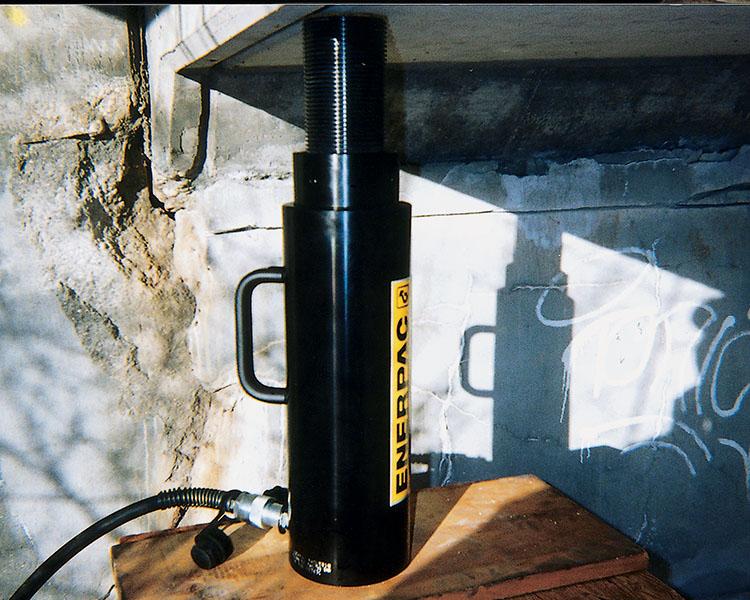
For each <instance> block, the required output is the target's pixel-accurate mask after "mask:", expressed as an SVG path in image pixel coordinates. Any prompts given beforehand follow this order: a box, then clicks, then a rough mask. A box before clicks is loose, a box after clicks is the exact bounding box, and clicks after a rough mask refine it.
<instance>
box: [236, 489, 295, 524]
mask: <svg viewBox="0 0 750 600" xmlns="http://www.w3.org/2000/svg"><path fill="white" fill-rule="evenodd" d="M230 510H231V516H232V518H234V519H239V520H241V521H245V522H246V523H250V525H253V526H255V527H258V528H259V529H270V528H271V527H276V526H277V525H278V526H279V527H281V529H282V530H283V529H286V528H287V527H288V525H289V516H288V515H287V513H286V512H283V510H282V506H281V504H279V503H278V502H276V500H274V499H273V498H269V497H268V496H262V495H257V494H250V493H248V492H242V493H241V494H240V495H239V496H237V498H236V499H235V500H234V503H233V504H232V505H231V506H230Z"/></svg>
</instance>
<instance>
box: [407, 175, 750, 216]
mask: <svg viewBox="0 0 750 600" xmlns="http://www.w3.org/2000/svg"><path fill="white" fill-rule="evenodd" d="M745 186H747V187H745ZM746 189H747V190H750V183H748V184H738V185H736V186H727V188H721V189H719V190H712V191H709V192H701V195H700V197H709V196H712V195H715V194H719V193H722V192H724V191H735V190H738V191H745V190H746ZM693 197H694V196H691V198H693ZM687 202H689V200H688V201H687ZM687 202H686V203H677V204H608V205H607V206H572V207H568V208H565V207H558V208H532V209H528V210H523V209H507V208H495V209H489V210H474V211H466V212H455V213H452V212H451V213H434V214H430V215H414V217H413V218H414V219H432V218H437V217H469V216H474V215H486V214H510V215H537V214H540V215H541V214H554V213H568V212H583V211H607V210H611V211H627V210H650V209H670V210H685V209H693V208H696V209H700V208H732V207H739V206H750V199H748V200H737V201H734V202H704V203H696V202H690V203H689V204H688V203H687Z"/></svg>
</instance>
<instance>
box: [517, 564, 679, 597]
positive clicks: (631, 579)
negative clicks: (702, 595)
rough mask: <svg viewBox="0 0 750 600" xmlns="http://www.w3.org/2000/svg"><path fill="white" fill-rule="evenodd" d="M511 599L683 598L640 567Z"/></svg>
mask: <svg viewBox="0 0 750 600" xmlns="http://www.w3.org/2000/svg"><path fill="white" fill-rule="evenodd" d="M513 600H684V598H683V597H682V596H680V595H679V594H678V593H677V592H675V591H674V590H673V589H672V588H670V587H669V586H667V585H666V584H664V583H662V582H661V581H659V580H658V579H657V578H656V577H654V576H653V575H652V574H651V573H648V572H647V571H641V572H640V573H630V574H628V575H619V576H617V577H608V578H607V579H600V580H598V581H589V582H586V583H579V584H577V585H570V586H566V587H563V588H557V589H554V590H547V591H545V592H537V593H535V594H524V595H523V596H516V597H515V598H513Z"/></svg>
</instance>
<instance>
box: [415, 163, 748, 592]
mask: <svg viewBox="0 0 750 600" xmlns="http://www.w3.org/2000/svg"><path fill="white" fill-rule="evenodd" d="M441 181H445V178H443V179H441ZM464 191H466V190H465V189H464ZM516 216H517V221H516V223H517V225H516V231H515V235H516V238H515V239H516V243H515V251H514V255H513V261H512V263H511V264H510V265H509V266H508V267H507V269H506V279H505V287H504V288H502V289H499V290H498V291H497V305H496V317H495V322H494V323H492V322H490V323H476V324H471V325H470V326H468V327H466V329H465V330H464V335H463V342H462V349H461V352H462V356H461V363H460V385H461V388H462V390H463V391H464V392H466V393H468V394H470V395H471V396H472V397H473V398H474V401H473V403H474V405H476V406H481V405H482V404H484V403H487V402H492V403H493V407H494V408H493V420H492V436H493V442H492V460H485V459H483V458H471V457H467V456H464V455H461V454H459V453H456V454H445V453H442V452H438V453H431V454H429V455H423V456H415V460H417V461H419V460H421V461H424V462H427V463H428V464H429V466H430V470H429V484H430V485H442V484H445V483H448V482H456V481H472V480H478V479H487V478H491V477H498V476H508V475H516V474H522V473H534V474H536V475H538V476H539V477H541V478H542V479H544V480H546V481H548V482H549V483H551V484H553V485H554V486H556V487H557V488H559V489H561V490H562V491H563V492H565V493H566V494H568V495H569V496H571V497H572V498H573V499H575V500H576V501H578V502H579V503H581V504H582V505H583V506H585V507H586V508H588V509H589V510H591V511H592V512H594V513H595V514H597V515H598V516H600V517H601V518H603V519H604V520H606V521H607V522H609V523H610V524H612V525H613V526H614V527H616V528H617V529H619V530H620V531H622V532H624V533H625V534H627V535H629V536H630V537H631V538H633V539H634V540H635V541H637V542H638V543H640V544H641V545H643V546H644V547H645V548H646V549H647V550H648V551H649V554H650V556H651V565H652V570H653V571H654V572H655V573H656V574H657V575H658V576H660V577H661V578H664V579H667V580H669V581H670V582H671V583H672V584H673V585H675V586H676V587H677V588H678V589H680V590H681V591H682V592H683V593H685V594H686V595H688V596H689V597H692V598H703V597H708V596H712V597H713V596H716V595H718V594H729V593H737V592H738V591H741V590H747V589H750V568H749V567H748V564H747V562H746V557H747V556H748V555H750V460H749V459H748V449H747V448H748V443H749V442H750V440H749V439H748V432H750V411H748V409H747V408H746V407H744V406H743V404H744V401H745V400H746V397H747V395H748V393H750V383H748V382H750V364H748V362H747V355H748V349H749V348H750V346H749V344H750V327H748V321H747V319H748V317H749V315H748V305H747V302H748V298H749V297H750V296H748V291H749V290H750V286H749V285H748V273H750V265H749V264H748V261H747V256H746V252H745V251H744V249H743V240H742V238H743V236H744V233H743V232H744V231H746V230H747V226H748V212H747V206H746V205H744V204H743V205H740V206H733V205H726V206H723V207H708V208H690V209H688V208H680V209H672V208H665V207H661V206H654V207H651V208H649V207H646V208H643V207H637V208H636V207H633V208H630V209H621V208H616V209H610V210H602V211H597V212H596V213H595V214H591V215H588V216H582V214H581V212H580V211H578V210H565V209H562V210H557V211H541V212H534V211H532V212H529V213H522V212H518V213H516ZM498 235H511V236H512V235H513V233H512V232H506V231H502V232H498ZM483 338H484V340H483ZM488 339H489V340H491V341H490V345H493V346H494V352H490V353H484V354H483V353H476V352H475V351H474V350H475V349H476V347H477V344H479V345H480V346H482V345H484V346H485V347H486V346H487V340H488ZM487 360H490V361H491V362H490V363H488V362H486V361H487ZM477 361H482V362H480V363H479V364H477ZM482 372H492V373H493V377H492V383H491V385H490V386H486V385H485V387H483V386H481V385H479V384H477V383H476V382H475V381H473V380H472V378H473V377H474V376H475V375H476V374H477V373H482ZM447 400H450V398H448V399H447ZM463 407H464V408H466V404H463ZM452 408H453V407H450V408H449V409H448V411H449V414H448V417H447V419H451V417H452V418H456V417H460V415H459V414H458V413H457V412H456V411H453V412H452V414H451V409H452ZM421 478H422V482H421V483H422V484H423V485H424V484H425V483H426V482H425V479H426V478H427V476H426V475H421ZM418 484H419V480H418Z"/></svg>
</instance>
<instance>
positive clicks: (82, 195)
mask: <svg viewBox="0 0 750 600" xmlns="http://www.w3.org/2000/svg"><path fill="white" fill-rule="evenodd" d="M2 11H3V12H2V14H0V39H1V40H2V42H0V43H1V44H2V48H1V52H2V59H1V60H0V70H1V71H2V77H1V78H0V81H1V82H2V83H0V106H2V109H3V110H2V114H3V117H2V122H1V123H0V138H1V141H2V153H1V154H0V160H2V165H1V166H2V171H3V173H2V177H3V181H2V188H3V194H2V211H3V218H2V220H1V221H0V223H1V225H0V235H2V239H3V243H2V275H1V277H0V286H1V287H0V299H1V301H2V307H3V311H2V321H1V323H2V325H1V326H0V335H2V340H3V342H2V347H1V349H0V361H1V364H2V382H3V383H2V402H3V414H4V415H5V420H4V422H5V427H4V428H3V432H2V437H1V438H0V475H1V476H2V501H3V508H2V519H1V521H0V522H1V523H2V532H1V533H0V535H1V536H2V538H1V539H2V543H3V549H2V552H3V555H4V556H8V557H9V558H10V560H7V561H4V563H3V566H2V568H1V569H0V581H2V595H3V596H5V595H6V594H10V592H11V591H12V590H13V589H15V587H17V586H18V585H19V584H20V583H21V580H22V578H23V577H25V576H26V575H28V574H30V572H31V570H32V569H33V568H34V567H35V566H36V564H37V563H39V562H40V561H41V560H42V559H43V558H46V557H47V556H48V555H49V554H51V553H52V552H53V551H54V550H55V549H56V548H57V547H59V546H60V545H61V544H62V543H63V542H64V541H66V540H67V539H69V538H70V537H72V536H73V535H75V534H76V533H78V532H79V531H80V530H82V529H84V528H85V527H86V526H88V525H89V524H90V523H91V522H93V521H94V520H96V519H97V518H99V517H102V516H104V515H105V514H108V513H109V512H112V511H113V510H115V509H116V508H119V507H121V506H123V505H125V504H127V503H129V502H132V501H133V500H135V499H137V498H140V497H143V496H144V495H149V494H152V493H155V492H157V491H158V490H159V489H162V488H164V487H166V486H168V485H170V484H171V485H173V486H174V485H178V484H185V483H187V482H189V481H190V469H191V466H192V463H193V460H194V456H195V448H196V446H197V445H198V443H199V439H200V436H201V431H202V428H203V420H204V416H205V411H206V410H207V408H208V406H209V404H210V402H211V395H210V394H209V393H208V392H207V391H205V390H204V389H203V388H202V386H201V385H200V383H199V382H198V381H197V380H196V379H195V378H194V377H193V376H192V374H191V371H190V356H189V353H188V350H187V343H186V338H185V328H186V326H187V325H188V324H189V323H190V321H191V320H192V318H193V313H194V299H193V296H192V294H191V293H190V292H189V291H188V290H187V288H186V287H185V286H184V284H183V283H182V282H181V281H180V279H179V277H177V276H175V275H174V274H173V267H172V263H173V260H172V246H173V243H174V235H173V230H174V220H173V218H172V217H171V215H170V214H168V212H167V211H165V210H164V209H163V207H161V206H160V205H159V203H158V202H156V201H154V199H153V197H152V195H151V192H150V183H149V179H150V172H149V169H148V162H147V141H148V137H147V136H148V125H147V117H148V111H147V106H146V93H147V88H146V87H145V85H146V81H145V77H144V75H145V65H144V63H143V61H142V57H143V51H142V43H141V40H140V37H139V35H138V29H137V24H136V22H135V21H133V20H130V18H129V17H128V14H127V11H124V10H120V11H117V10H115V11H102V10H98V9H93V8H87V7H74V6H68V7H44V6H38V7H34V6H24V7H5V8H3V9H2ZM171 517H172V516H171V515H168V514H165V515H162V516H161V517H155V518H154V519H149V520H145V519H144V520H141V521H140V522H136V523H133V524H131V525H130V526H128V527H126V528H125V529H124V530H125V531H130V532H134V531H139V530H143V529H145V528H147V527H148V526H149V522H150V521H152V522H153V523H161V525H162V526H164V525H167V524H168V523H169V520H170V519H171ZM118 533H122V531H120V532H118ZM114 539H116V537H115V535H114V534H113V535H111V536H108V537H107V538H106V539H103V540H102V541H100V542H99V543H97V544H95V545H93V546H92V547H91V548H90V549H88V550H86V551H85V552H84V553H83V554H82V555H81V556H80V557H78V558H77V559H75V560H74V561H73V562H72V563H71V564H70V565H69V566H68V567H66V568H65V569H64V570H63V571H61V573H60V575H59V576H57V577H55V579H54V581H53V582H51V583H50V584H49V585H48V586H46V587H45V588H44V594H46V597H50V598H62V597H64V598H80V597H100V596H104V595H106V594H107V593H108V590H110V587H111V574H110V573H109V568H108V556H107V547H108V545H109V544H111V543H112V541H113V540H114ZM44 594H43V595H42V596H41V597H44Z"/></svg>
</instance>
